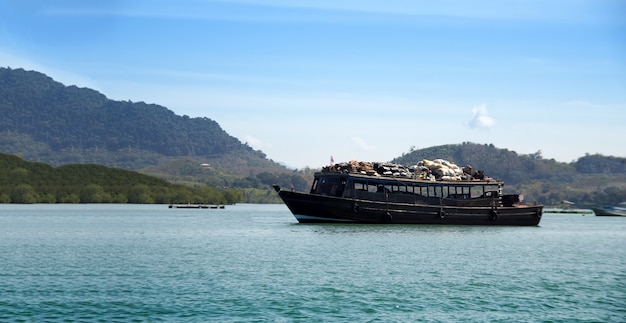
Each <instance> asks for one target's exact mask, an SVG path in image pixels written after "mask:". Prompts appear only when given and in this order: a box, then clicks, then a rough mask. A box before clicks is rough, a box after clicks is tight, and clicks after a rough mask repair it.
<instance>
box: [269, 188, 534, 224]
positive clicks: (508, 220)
mask: <svg viewBox="0 0 626 323" xmlns="http://www.w3.org/2000/svg"><path fill="white" fill-rule="evenodd" d="M277 191H278V195H279V196H280V198H281V199H282V200H283V202H284V203H285V205H287V207H288V208H289V210H290V211H291V213H292V214H293V215H294V216H295V217H296V219H297V220H298V222H300V223H327V222H350V223H371V224H374V223H380V224H451V225H508V226H536V225H538V224H539V222H540V220H541V216H542V209H543V206H541V205H539V206H526V205H520V206H512V207H499V208H492V207H488V206H484V207H459V206H438V205H421V204H411V203H387V202H381V201H369V200H361V199H353V198H344V197H333V196H327V195H317V194H309V193H302V192H294V191H286V190H279V189H277Z"/></svg>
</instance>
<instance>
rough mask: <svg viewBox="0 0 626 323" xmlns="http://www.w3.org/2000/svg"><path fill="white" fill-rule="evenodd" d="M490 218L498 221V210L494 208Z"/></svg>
mask: <svg viewBox="0 0 626 323" xmlns="http://www.w3.org/2000/svg"><path fill="white" fill-rule="evenodd" d="M489 220H491V221H496V220H498V210H496V209H492V210H491V214H489Z"/></svg>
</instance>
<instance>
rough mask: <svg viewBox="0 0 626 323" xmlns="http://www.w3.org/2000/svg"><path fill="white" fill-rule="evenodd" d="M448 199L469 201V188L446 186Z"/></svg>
mask: <svg viewBox="0 0 626 323" xmlns="http://www.w3.org/2000/svg"><path fill="white" fill-rule="evenodd" d="M448 197H449V198H456V199H469V198H470V197H471V194H470V187H469V186H448Z"/></svg>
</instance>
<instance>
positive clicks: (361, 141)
mask: <svg viewBox="0 0 626 323" xmlns="http://www.w3.org/2000/svg"><path fill="white" fill-rule="evenodd" d="M351 139H352V141H353V142H354V143H355V144H356V145H357V146H358V147H359V148H361V149H363V150H374V149H376V147H374V146H372V145H370V144H368V143H367V142H365V140H364V139H363V138H361V137H357V136H353V137H352V138H351Z"/></svg>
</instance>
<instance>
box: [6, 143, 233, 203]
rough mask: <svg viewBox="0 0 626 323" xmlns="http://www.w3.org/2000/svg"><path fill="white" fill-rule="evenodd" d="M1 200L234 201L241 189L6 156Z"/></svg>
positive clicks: (112, 201)
mask: <svg viewBox="0 0 626 323" xmlns="http://www.w3.org/2000/svg"><path fill="white" fill-rule="evenodd" d="M0 169H2V172H0V203H142V204H150V203H163V204H171V203H187V202H192V203H206V204H232V203H235V202H239V201H241V199H242V195H241V192H240V191H239V190H232V189H226V190H218V189H216V188H214V187H209V186H205V185H202V186H200V185H198V186H196V187H193V188H192V187H188V186H184V185H176V184H172V183H170V182H167V181H165V180H162V179H160V178H156V177H152V176H148V175H145V174H140V173H138V172H133V171H128V170H122V169H116V168H109V167H105V166H102V165H93V164H69V165H63V166H59V167H56V168H54V167H52V166H50V165H48V164H44V163H36V162H27V161H24V160H23V159H21V158H19V157H16V156H13V155H7V154H0Z"/></svg>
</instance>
